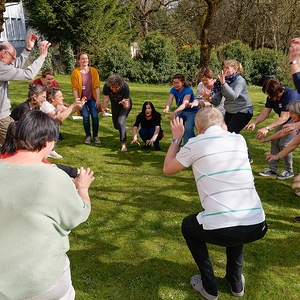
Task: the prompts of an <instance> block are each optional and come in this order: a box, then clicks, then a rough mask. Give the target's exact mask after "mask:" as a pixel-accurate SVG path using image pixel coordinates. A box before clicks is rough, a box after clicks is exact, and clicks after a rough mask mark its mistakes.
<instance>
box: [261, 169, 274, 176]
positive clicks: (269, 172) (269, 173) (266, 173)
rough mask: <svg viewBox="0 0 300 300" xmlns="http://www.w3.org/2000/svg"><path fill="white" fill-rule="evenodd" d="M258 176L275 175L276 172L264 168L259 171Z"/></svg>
mask: <svg viewBox="0 0 300 300" xmlns="http://www.w3.org/2000/svg"><path fill="white" fill-rule="evenodd" d="M259 175H260V176H265V177H267V176H277V173H276V172H275V171H273V170H271V169H265V170H264V171H263V172H259Z"/></svg>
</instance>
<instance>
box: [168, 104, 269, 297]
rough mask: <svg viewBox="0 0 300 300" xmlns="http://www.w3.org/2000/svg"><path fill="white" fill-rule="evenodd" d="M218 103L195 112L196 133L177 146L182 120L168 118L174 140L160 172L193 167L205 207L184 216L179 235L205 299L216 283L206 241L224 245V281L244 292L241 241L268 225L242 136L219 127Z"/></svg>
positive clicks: (195, 283) (236, 293) (197, 287)
mask: <svg viewBox="0 0 300 300" xmlns="http://www.w3.org/2000/svg"><path fill="white" fill-rule="evenodd" d="M223 120H224V119H223V115H222V114H221V112H220V110H219V109H218V108H214V107H203V108H201V109H200V110H199V111H198V112H197V114H196V116H195V124H196V128H197V131H198V133H199V134H198V135H197V136H196V137H194V138H190V139H189V141H188V142H187V143H186V144H185V145H184V146H183V147H182V148H181V149H180V150H179V151H178V147H179V142H180V140H181V138H182V136H183V133H184V126H183V121H182V119H179V118H178V117H176V118H175V119H174V120H172V121H171V129H172V136H173V139H172V142H171V145H170V147H169V150H168V152H167V155H166V157H165V162H164V168H163V171H164V173H165V174H166V175H173V174H175V173H177V172H179V171H181V170H183V169H185V168H188V167H190V166H192V169H193V173H194V177H195V180H196V184H197V189H198V194H199V198H200V201H201V205H202V207H203V208H204V211H202V212H198V213H195V214H191V215H189V216H187V217H185V218H184V219H183V222H182V227H181V229H182V234H183V236H184V238H185V240H186V243H187V245H188V247H189V249H190V252H191V254H192V256H193V258H194V260H195V262H196V264H197V266H198V268H199V271H200V273H201V276H200V275H194V276H193V277H192V278H191V280H190V283H191V285H192V287H193V288H194V289H195V290H196V291H197V292H199V293H200V294H201V295H202V296H203V297H204V298H205V299H209V300H216V299H218V288H217V283H216V278H215V275H214V272H213V268H212V265H211V261H210V258H209V255H208V250H207V245H206V243H210V244H214V245H218V246H222V247H226V255H227V266H226V276H225V278H226V280H227V281H228V283H229V285H230V288H231V293H232V294H233V295H234V296H237V297H240V296H243V295H244V286H245V278H244V275H243V274H242V266H243V256H244V244H246V243H251V242H254V241H256V240H259V239H261V238H263V237H264V235H265V234H266V232H267V229H268V226H267V224H266V222H265V213H264V210H263V207H262V204H261V201H260V198H259V196H258V194H257V192H256V189H255V186H254V180H253V174H252V170H251V166H250V162H249V159H248V150H247V145H246V141H245V139H244V138H243V136H242V135H240V134H235V133H232V132H228V131H225V130H224V129H222V125H223V122H224V121H223Z"/></svg>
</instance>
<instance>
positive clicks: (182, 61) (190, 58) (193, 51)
mask: <svg viewBox="0 0 300 300" xmlns="http://www.w3.org/2000/svg"><path fill="white" fill-rule="evenodd" d="M199 64H200V51H199V46H197V45H195V46H193V47H189V46H185V47H183V49H182V51H181V53H180V54H179V56H178V73H181V74H183V75H184V76H185V79H186V81H187V82H189V83H190V84H191V85H196V84H197V83H198V82H199V78H198V77H199V76H198V69H199Z"/></svg>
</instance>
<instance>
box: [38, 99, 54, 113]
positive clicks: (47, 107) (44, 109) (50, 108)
mask: <svg viewBox="0 0 300 300" xmlns="http://www.w3.org/2000/svg"><path fill="white" fill-rule="evenodd" d="M40 110H41V111H42V112H44V113H45V114H48V113H49V112H51V111H53V112H55V107H54V106H53V105H52V104H51V103H50V102H48V101H44V102H43V103H42V106H41V108H40Z"/></svg>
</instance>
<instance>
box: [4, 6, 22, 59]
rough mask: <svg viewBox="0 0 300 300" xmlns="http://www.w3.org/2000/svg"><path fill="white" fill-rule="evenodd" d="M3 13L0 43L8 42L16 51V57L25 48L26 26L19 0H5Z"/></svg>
mask: <svg viewBox="0 0 300 300" xmlns="http://www.w3.org/2000/svg"><path fill="white" fill-rule="evenodd" d="M5 7H6V11H5V12H4V15H3V18H4V24H3V29H4V30H3V31H2V32H1V37H0V42H9V43H11V44H12V45H13V46H14V47H15V48H16V50H17V56H18V55H19V54H20V53H21V52H22V51H23V49H24V48H25V46H26V36H27V31H26V24H25V16H24V10H23V4H22V1H21V0H19V1H18V0H6V3H5Z"/></svg>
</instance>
